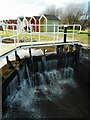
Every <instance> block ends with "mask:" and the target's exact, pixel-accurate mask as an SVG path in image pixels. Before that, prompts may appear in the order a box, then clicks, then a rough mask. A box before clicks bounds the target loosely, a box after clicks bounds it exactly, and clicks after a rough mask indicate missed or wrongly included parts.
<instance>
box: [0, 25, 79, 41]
mask: <svg viewBox="0 0 90 120" xmlns="http://www.w3.org/2000/svg"><path fill="white" fill-rule="evenodd" d="M0 26H2V27H3V26H4V34H5V33H6V32H9V31H8V30H10V29H9V28H8V27H9V26H12V29H11V31H12V33H13V35H12V36H9V37H1V36H2V35H1V34H2V33H1V34H0V43H2V40H5V39H8V38H10V39H11V38H14V41H15V40H16V39H18V35H22V36H27V35H29V36H30V41H29V42H31V43H32V42H33V41H32V36H33V35H38V41H39V42H40V41H41V36H47V37H48V38H49V37H50V38H52V40H53V42H54V43H55V41H57V40H59V35H61V34H62V35H64V34H67V35H68V34H71V35H72V42H73V41H74V35H75V34H78V33H80V32H81V25H80V24H72V25H63V24H61V25H57V24H47V25H46V24H40V25H39V24H33V25H32V24H4V23H2V24H0ZM24 26H27V27H26V30H25V29H24ZM15 27H16V29H15ZM31 27H32V28H31ZM65 27H67V29H68V28H69V27H72V29H71V30H72V32H66V33H65V32H64V28H65ZM76 27H79V30H78V32H76V31H75V30H76ZM28 28H29V29H28ZM62 28H63V29H62ZM36 29H37V30H36ZM34 30H35V31H34ZM60 30H61V31H60ZM18 42H19V40H18ZM24 42H25V41H24Z"/></svg>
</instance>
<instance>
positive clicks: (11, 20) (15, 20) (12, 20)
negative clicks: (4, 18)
mask: <svg viewBox="0 0 90 120" xmlns="http://www.w3.org/2000/svg"><path fill="white" fill-rule="evenodd" d="M9 21H10V22H17V19H10V20H9Z"/></svg>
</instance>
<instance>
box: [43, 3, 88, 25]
mask: <svg viewBox="0 0 90 120" xmlns="http://www.w3.org/2000/svg"><path fill="white" fill-rule="evenodd" d="M42 13H43V14H50V15H56V16H57V17H58V18H60V23H61V24H73V23H75V24H77V23H79V24H80V22H81V21H82V22H81V23H83V25H85V24H86V21H87V20H86V19H87V11H86V8H85V5H84V4H80V3H70V4H68V5H66V6H65V7H63V8H56V7H55V5H50V6H48V7H47V8H46V10H44V11H43V12H42Z"/></svg>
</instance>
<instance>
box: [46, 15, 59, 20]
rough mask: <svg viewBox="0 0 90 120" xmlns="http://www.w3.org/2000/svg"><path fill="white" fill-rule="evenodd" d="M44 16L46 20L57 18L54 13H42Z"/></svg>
mask: <svg viewBox="0 0 90 120" xmlns="http://www.w3.org/2000/svg"><path fill="white" fill-rule="evenodd" d="M44 16H45V17H46V18H47V20H59V19H58V18H57V17H56V16H55V15H47V14H44Z"/></svg>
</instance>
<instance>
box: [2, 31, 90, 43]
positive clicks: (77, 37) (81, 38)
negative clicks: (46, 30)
mask: <svg viewBox="0 0 90 120" xmlns="http://www.w3.org/2000/svg"><path fill="white" fill-rule="evenodd" d="M67 32H68V33H72V32H73V31H72V30H68V31H67ZM75 32H76V33H78V30H75ZM0 34H1V35H2V37H6V36H7V37H8V36H12V35H14V34H16V32H14V33H13V32H12V31H0ZM89 35H90V32H87V31H81V32H80V33H79V34H75V35H74V39H75V40H79V41H80V42H81V43H83V44H90V42H89V38H88V36H89ZM51 36H52V35H51ZM58 36H59V39H61V38H63V36H64V35H63V34H58ZM18 38H19V39H22V38H23V39H24V38H26V39H28V40H30V39H31V36H30V35H24V36H22V34H19V35H18ZM67 39H72V35H71V34H68V35H67ZM32 40H35V41H39V35H37V34H35V35H32ZM52 40H53V36H52V37H50V36H48V35H47V34H46V35H44V36H43V35H40V41H52Z"/></svg>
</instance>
